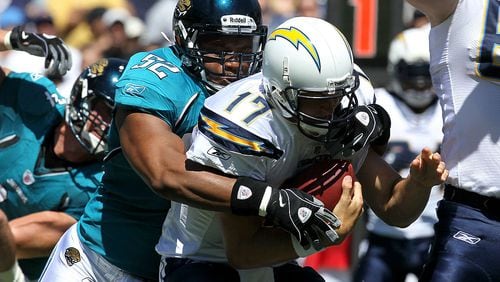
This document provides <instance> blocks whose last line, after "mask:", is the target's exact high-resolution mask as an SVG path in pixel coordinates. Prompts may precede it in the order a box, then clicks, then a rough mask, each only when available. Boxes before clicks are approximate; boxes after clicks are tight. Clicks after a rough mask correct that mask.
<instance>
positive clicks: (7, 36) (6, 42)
mask: <svg viewBox="0 0 500 282" xmlns="http://www.w3.org/2000/svg"><path fill="white" fill-rule="evenodd" d="M11 34H12V30H9V32H7V33H6V34H5V36H4V38H3V45H5V48H7V49H8V50H12V44H11V43H10V35H11Z"/></svg>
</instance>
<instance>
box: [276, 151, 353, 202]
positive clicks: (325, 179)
mask: <svg viewBox="0 0 500 282" xmlns="http://www.w3.org/2000/svg"><path fill="white" fill-rule="evenodd" d="M346 175H350V176H351V177H352V179H353V181H354V180H355V179H356V178H355V174H354V169H353V167H352V164H351V163H350V162H349V161H346V160H332V159H329V160H316V161H314V163H313V164H311V165H310V166H309V167H307V168H305V169H304V170H302V171H300V172H298V173H297V174H296V175H295V176H293V177H291V178H289V179H288V180H286V181H285V183H284V184H283V186H282V187H288V188H297V189H299V190H302V191H304V192H307V193H308V194H310V195H313V196H314V197H316V198H318V199H319V200H321V201H322V202H323V203H324V204H325V207H327V208H328V209H330V210H333V208H334V207H335V205H337V203H338V201H339V200H340V196H341V195H342V179H344V176H346Z"/></svg>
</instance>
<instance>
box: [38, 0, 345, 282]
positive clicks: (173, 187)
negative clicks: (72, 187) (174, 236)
mask: <svg viewBox="0 0 500 282" xmlns="http://www.w3.org/2000/svg"><path fill="white" fill-rule="evenodd" d="M174 27H175V41H176V43H175V45H173V46H171V47H166V48H160V49H156V50H153V51H150V52H140V53H137V54H135V55H134V56H132V58H131V59H130V61H129V64H128V66H127V68H126V70H125V72H124V74H123V76H122V77H121V78H120V80H119V81H118V83H117V86H118V89H117V92H116V104H117V109H116V113H115V116H114V119H113V121H114V122H113V123H112V127H111V131H110V137H109V144H110V152H109V154H108V156H107V158H106V161H105V165H104V170H105V176H104V177H103V183H102V187H101V188H100V189H98V191H97V193H95V194H94V197H92V199H91V200H90V201H89V204H88V205H87V207H86V209H85V213H84V215H83V216H82V218H81V219H80V221H79V222H78V224H77V225H75V226H74V227H73V228H71V229H70V230H69V231H68V232H67V233H66V234H65V235H64V236H63V237H62V239H61V240H60V242H59V244H58V246H57V247H56V249H55V251H54V252H53V258H54V259H53V260H51V261H50V263H49V264H48V266H47V268H46V270H45V272H44V276H43V277H42V278H41V280H42V281H51V282H53V281H68V280H71V279H74V280H78V281H80V280H82V279H93V280H96V281H110V280H111V281H125V280H126V281H134V280H135V281H137V280H155V279H157V277H158V267H159V263H160V257H159V255H158V254H157V253H156V252H155V250H154V246H155V244H156V243H157V242H158V238H159V236H160V234H161V225H162V222H163V220H164V219H165V216H166V214H167V211H168V209H169V207H170V201H168V200H174V201H179V202H184V203H188V204H191V205H193V206H196V207H200V208H207V209H212V210H218V211H225V212H230V211H231V209H239V210H245V211H246V212H247V213H248V214H250V215H258V214H259V210H262V209H263V210H268V212H267V213H266V215H267V217H268V218H269V219H272V220H273V221H276V222H278V223H279V224H280V226H283V227H284V228H286V229H287V230H288V231H289V232H293V233H294V236H297V237H301V236H304V235H302V233H303V232H305V233H307V234H310V236H314V235H315V233H321V232H329V231H330V230H332V227H331V225H333V224H334V223H335V222H336V218H335V216H334V215H333V214H332V212H331V211H328V210H326V209H324V208H323V207H322V206H321V205H320V204H315V202H314V201H313V198H312V197H311V196H310V195H308V194H306V193H299V191H297V193H296V194H295V195H296V196H295V197H294V198H291V199H290V203H291V204H290V205H287V206H284V207H280V206H279V205H278V204H277V201H274V202H273V203H270V204H269V207H267V206H265V207H264V206H263V204H261V202H264V203H265V200H267V198H266V199H264V198H263V196H264V195H263V193H260V191H259V190H264V189H263V188H262V184H261V182H259V181H255V183H253V184H249V185H248V187H249V189H253V190H254V191H255V195H261V199H260V200H257V201H255V202H252V203H250V204H245V203H244V205H243V206H239V205H240V203H239V202H236V201H232V199H231V191H232V190H233V186H234V185H235V182H236V179H233V178H229V177H223V176H218V175H216V174H213V173H209V172H204V171H192V170H190V171H187V170H186V166H188V167H189V165H190V164H189V162H186V157H185V146H184V144H183V142H182V141H183V140H182V139H181V138H184V139H185V140H186V141H188V140H189V134H190V133H191V131H192V128H193V126H195V125H196V123H197V120H198V116H199V112H200V109H201V108H202V106H203V102H204V100H205V97H207V96H208V95H209V93H213V92H214V91H216V90H218V89H220V88H222V87H223V86H225V85H226V84H228V83H229V82H233V81H235V80H238V79H240V78H243V77H246V76H249V75H252V74H254V73H255V72H258V71H259V70H260V68H261V65H262V52H263V47H264V43H265V38H266V35H267V28H266V27H265V26H263V25H262V19H261V10H260V7H259V4H258V1H257V0H246V1H225V0H215V1H204V0H192V1H179V2H178V4H177V6H176V10H175V14H174ZM266 187H267V185H266ZM273 191H278V189H277V188H275V189H274V190H273ZM159 195H161V196H163V198H162V197H159ZM273 197H274V198H277V197H279V193H278V194H274V195H273ZM274 198H273V199H274ZM301 208H307V209H309V210H311V211H312V212H313V213H314V214H315V215H317V216H314V217H310V218H309V219H304V220H302V221H301V220H300V218H299V210H300V209H301ZM313 226H314V229H313ZM296 227H298V228H296ZM59 258H63V259H62V260H61V259H59Z"/></svg>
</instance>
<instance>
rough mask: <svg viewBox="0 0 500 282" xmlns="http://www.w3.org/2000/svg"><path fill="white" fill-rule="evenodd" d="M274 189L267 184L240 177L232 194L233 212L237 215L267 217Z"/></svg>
mask: <svg viewBox="0 0 500 282" xmlns="http://www.w3.org/2000/svg"><path fill="white" fill-rule="evenodd" d="M272 190H273V188H272V187H271V186H268V185H267V184H266V183H265V182H262V181H258V180H254V179H252V178H249V177H238V179H237V180H236V183H234V186H233V190H232V192H231V210H232V212H233V214H235V215H259V216H266V208H267V205H268V203H269V200H270V199H271V194H272Z"/></svg>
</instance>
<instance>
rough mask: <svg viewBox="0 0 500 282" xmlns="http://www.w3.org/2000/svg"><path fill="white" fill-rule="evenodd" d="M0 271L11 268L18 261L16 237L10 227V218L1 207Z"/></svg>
mask: <svg viewBox="0 0 500 282" xmlns="http://www.w3.org/2000/svg"><path fill="white" fill-rule="evenodd" d="M0 254H2V255H0V272H5V271H7V270H9V269H10V268H11V267H12V266H13V265H14V263H15V261H16V248H15V244H14V237H13V235H12V232H11V231H10V227H9V219H8V218H7V216H6V215H5V213H4V212H3V211H2V210H1V209H0Z"/></svg>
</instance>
